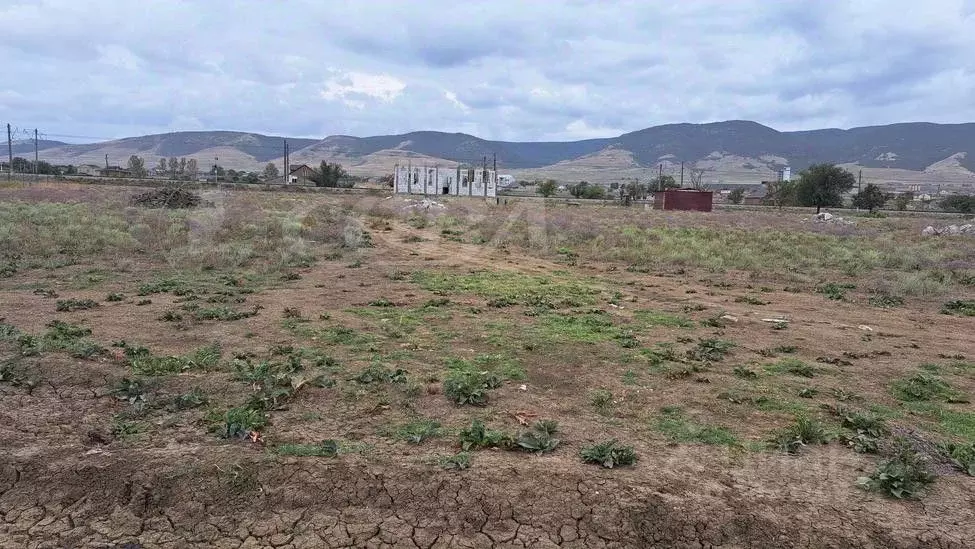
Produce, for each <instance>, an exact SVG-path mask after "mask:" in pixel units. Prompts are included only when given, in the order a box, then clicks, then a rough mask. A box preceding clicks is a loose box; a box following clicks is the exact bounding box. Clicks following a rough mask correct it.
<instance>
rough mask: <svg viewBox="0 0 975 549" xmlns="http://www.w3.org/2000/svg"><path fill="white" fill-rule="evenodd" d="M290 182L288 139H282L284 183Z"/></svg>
mask: <svg viewBox="0 0 975 549" xmlns="http://www.w3.org/2000/svg"><path fill="white" fill-rule="evenodd" d="M288 183H291V158H290V157H289V151H288V140H287V139H285V140H284V184H285V185H287V184H288Z"/></svg>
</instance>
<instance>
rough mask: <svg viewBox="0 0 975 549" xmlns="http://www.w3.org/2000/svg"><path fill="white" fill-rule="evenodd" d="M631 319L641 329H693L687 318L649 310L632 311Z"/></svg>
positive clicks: (692, 322)
mask: <svg viewBox="0 0 975 549" xmlns="http://www.w3.org/2000/svg"><path fill="white" fill-rule="evenodd" d="M633 319H634V321H636V322H637V323H639V324H640V325H641V327H643V328H655V327H658V326H659V327H665V328H693V327H694V321H692V320H691V319H689V318H687V317H684V316H680V315H675V314H672V313H667V312H663V311H654V310H650V309H644V310H640V311H634V312H633Z"/></svg>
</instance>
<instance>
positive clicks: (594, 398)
mask: <svg viewBox="0 0 975 549" xmlns="http://www.w3.org/2000/svg"><path fill="white" fill-rule="evenodd" d="M589 404H592V407H593V408H594V409H595V410H596V412H597V413H599V414H600V415H606V414H607V413H609V410H610V407H611V406H612V405H613V393H611V392H609V391H608V390H606V389H593V390H592V391H590V392H589Z"/></svg>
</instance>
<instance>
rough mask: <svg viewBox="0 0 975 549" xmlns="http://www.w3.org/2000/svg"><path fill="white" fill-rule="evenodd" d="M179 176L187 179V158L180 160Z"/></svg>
mask: <svg viewBox="0 0 975 549" xmlns="http://www.w3.org/2000/svg"><path fill="white" fill-rule="evenodd" d="M179 176H180V177H181V178H184V177H186V157H185V156H184V157H182V158H180V159H179Z"/></svg>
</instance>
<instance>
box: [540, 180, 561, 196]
mask: <svg viewBox="0 0 975 549" xmlns="http://www.w3.org/2000/svg"><path fill="white" fill-rule="evenodd" d="M537 190H538V194H540V195H542V196H544V197H545V198H548V197H550V196H555V193H556V192H557V191H558V190H559V186H558V184H557V183H556V182H555V180H554V179H546V180H545V181H542V182H541V183H539V184H538V187H537Z"/></svg>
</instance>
